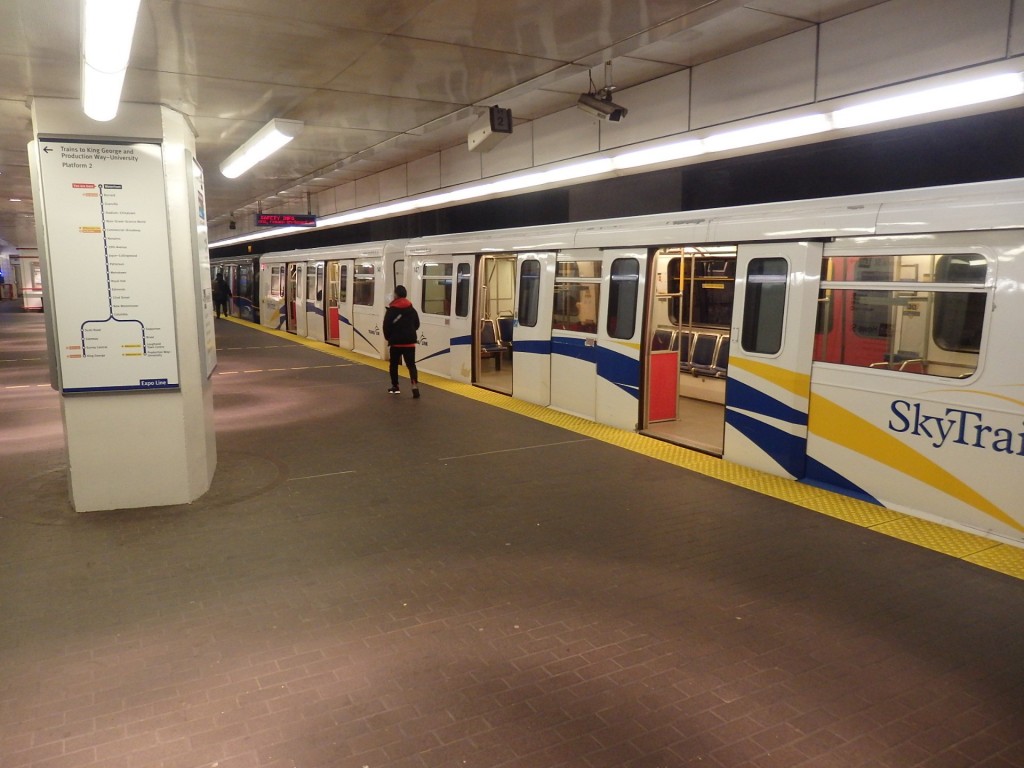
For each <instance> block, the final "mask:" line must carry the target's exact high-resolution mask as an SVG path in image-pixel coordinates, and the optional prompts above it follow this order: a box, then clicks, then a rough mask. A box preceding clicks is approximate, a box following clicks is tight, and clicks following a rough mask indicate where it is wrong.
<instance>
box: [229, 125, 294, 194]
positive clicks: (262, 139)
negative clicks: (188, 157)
mask: <svg viewBox="0 0 1024 768" xmlns="http://www.w3.org/2000/svg"><path fill="white" fill-rule="evenodd" d="M303 127H304V126H303V123H302V121H300V120H281V119H280V118H276V117H275V118H274V119H273V120H271V121H270V122H269V123H267V124H266V125H264V126H263V127H262V128H260V129H259V130H258V131H256V133H254V134H253V135H252V137H251V138H250V139H249V140H248V141H246V142H245V143H244V144H242V146H240V147H239V148H238V149H236V150H235V151H234V152H232V153H231V155H230V156H228V159H227V160H225V161H224V162H223V163H221V164H220V172H221V173H223V174H224V175H225V176H227V177H228V178H229V179H234V178H236V177H238V176H241V175H242V174H243V173H245V172H246V171H247V170H249V169H250V168H252V167H253V166H254V165H256V163H258V162H260V161H261V160H264V159H266V158H267V157H269V156H270V155H272V154H274V153H275V152H277V150H279V149H280V148H281V147H283V146H284V145H285V144H287V143H288V142H289V141H291V140H292V139H294V138H295V137H296V136H298V135H299V134H300V133H302V129H303Z"/></svg>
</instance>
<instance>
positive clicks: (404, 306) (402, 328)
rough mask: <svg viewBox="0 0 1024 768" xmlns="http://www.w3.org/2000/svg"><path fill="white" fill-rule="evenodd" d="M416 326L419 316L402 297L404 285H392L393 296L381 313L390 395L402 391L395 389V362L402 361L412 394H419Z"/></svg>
mask: <svg viewBox="0 0 1024 768" xmlns="http://www.w3.org/2000/svg"><path fill="white" fill-rule="evenodd" d="M419 328H420V316H419V314H418V313H417V312H416V307H414V306H413V305H412V302H411V301H409V299H407V298H406V290H405V286H404V285H396V286H395V299H394V301H392V302H391V303H390V304H388V308H387V311H386V312H385V313H384V339H385V340H386V341H387V343H388V346H389V347H391V369H390V370H391V387H390V388H389V389H388V392H390V393H391V394H392V395H400V394H402V390H401V389H399V388H398V363H399V361H400V360H402V361H404V362H405V367H406V368H408V369H409V378H410V379H412V396H413V397H419V396H420V388H419V382H418V380H417V378H416V376H417V374H416V344H417V342H418V341H419V339H418V336H417V334H416V332H417V331H418V330H419Z"/></svg>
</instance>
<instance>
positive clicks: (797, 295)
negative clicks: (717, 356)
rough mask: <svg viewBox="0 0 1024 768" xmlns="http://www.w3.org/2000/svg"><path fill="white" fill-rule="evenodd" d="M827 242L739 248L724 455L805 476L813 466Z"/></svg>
mask: <svg viewBox="0 0 1024 768" xmlns="http://www.w3.org/2000/svg"><path fill="white" fill-rule="evenodd" d="M821 258H822V243H821V242H784V243H765V244H749V245H740V246H739V249H738V254H737V269H736V303H735V309H734V312H733V326H732V337H733V343H732V345H731V349H730V355H729V365H728V370H729V375H728V379H727V381H726V396H725V399H726V415H725V423H726V426H725V449H724V455H723V458H725V459H727V460H729V461H733V462H737V463H740V464H745V465H747V466H749V467H752V468H754V469H759V470H761V471H764V472H768V473H770V474H774V475H780V476H782V477H789V478H791V479H799V478H801V477H803V476H804V474H805V467H806V463H807V421H808V419H807V413H808V405H809V398H810V381H811V359H812V352H813V345H814V331H815V327H814V326H815V320H816V317H817V297H818V288H819V286H820V284H821Z"/></svg>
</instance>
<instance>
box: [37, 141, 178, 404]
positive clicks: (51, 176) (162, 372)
mask: <svg viewBox="0 0 1024 768" xmlns="http://www.w3.org/2000/svg"><path fill="white" fill-rule="evenodd" d="M40 143H41V144H42V147H41V150H40V153H39V154H40V165H41V169H42V179H43V194H44V200H45V207H46V214H47V215H46V229H47V239H48V246H49V247H48V251H49V263H50V279H51V281H52V296H53V302H52V304H53V309H54V315H55V321H54V325H55V328H56V331H57V341H58V344H59V350H60V354H59V355H58V360H59V365H60V369H61V389H62V391H64V392H96V391H104V390H131V389H165V388H176V387H177V386H178V382H179V378H178V359H177V347H176V339H175V322H174V296H173V289H172V285H171V283H172V279H171V259H170V243H169V240H168V227H167V216H168V210H167V206H166V202H165V201H166V197H165V191H164V174H163V162H162V155H161V147H160V145H159V144H155V143H154V144H147V143H119V142H94V141H84V140H83V141H70V140H41V142H40Z"/></svg>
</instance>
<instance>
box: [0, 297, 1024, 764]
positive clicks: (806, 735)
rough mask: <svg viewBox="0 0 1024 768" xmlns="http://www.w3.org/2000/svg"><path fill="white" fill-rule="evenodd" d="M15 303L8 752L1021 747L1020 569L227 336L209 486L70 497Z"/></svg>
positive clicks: (358, 757) (835, 757) (978, 752)
mask: <svg viewBox="0 0 1024 768" xmlns="http://www.w3.org/2000/svg"><path fill="white" fill-rule="evenodd" d="M12 304H13V302H3V303H0V310H5V311H0V457H2V458H0V494H2V495H0V499H2V502H0V518H2V519H0V766H3V768H19V767H20V766H39V767H42V768H78V767H79V766H104V767H107V766H109V767H110V768H148V767H150V766H152V767H154V768H155V767H157V766H166V767H167V768H170V767H171V766H173V767H175V768H256V766H260V767H262V768H333V767H334V766H338V767H339V768H364V766H365V767H367V768H427V767H430V768H435V767H436V768H463V766H465V767H467V768H498V767H499V766H501V767H503V768H513V767H514V768H555V767H556V766H565V767H566V768H599V767H605V766H607V767H616V768H618V767H623V768H624V767H627V766H628V767H629V768H655V767H657V766H661V767H663V768H676V767H681V766H709V767H721V768H733V767H735V766H757V767H759V768H767V767H768V766H787V767H788V766H814V767H815V768H817V767H819V766H826V767H828V766H835V767H837V768H847V767H850V768H852V767H853V766H892V767H894V768H897V767H898V768H909V767H910V766H928V767H929V768H979V767H982V766H984V768H1010V767H1011V766H1016V767H1017V768H1019V766H1022V765H1024V693H1022V692H1024V582H1021V581H1020V580H1016V579H1013V578H1010V577H1008V576H1003V575H1000V574H998V573H994V572H992V571H988V570H985V569H982V568H978V567H976V566H973V565H970V564H968V563H964V562H962V561H958V560H955V559H950V558H947V557H945V556H943V555H939V554H937V553H934V552H930V551H928V550H925V549H920V548H917V547H914V546H912V545H909V544H906V543H903V542H900V541H896V540H893V539H890V538H888V537H885V536H880V535H878V534H875V533H872V532H870V531H866V530H864V529H861V528H857V527H855V526H851V525H848V524H846V523H842V522H839V521H836V520H832V519H830V518H828V517H824V516H820V515H816V514H814V513H813V512H809V511H807V510H804V509H799V508H796V507H793V506H790V505H788V504H786V503H784V502H781V501H776V500H773V499H770V498H767V497H764V496H760V495H757V494H755V493H752V492H750V491H746V490H742V489H737V488H733V487H729V486H725V485H722V484H720V483H718V482H716V481H714V480H711V479H708V478H705V477H701V476H698V475H695V474H692V473H689V472H687V471H685V470H682V469H678V468H675V467H670V466H667V465H665V464H663V463H660V462H657V461H654V460H652V459H649V458H647V457H644V456H640V455H637V454H635V453H632V452H627V451H623V450H620V449H617V448H615V447H613V446H609V445H607V444H604V443H601V442H599V441H595V440H592V439H588V438H586V437H582V436H580V435H578V434H575V433H570V432H566V431H563V430H561V429H559V428H557V427H555V426H552V425H548V424H543V423H539V422H537V421H533V420H529V419H525V418H523V417H520V416H517V415H515V414H512V413H508V412H505V411H503V410H500V409H495V408H490V407H488V406H485V405H482V404H480V403H477V402H474V401H472V400H468V399H466V398H460V397H457V396H455V395H452V394H449V393H447V392H443V391H440V390H438V389H436V388H429V387H427V388H425V389H424V396H423V397H422V398H421V399H420V400H418V401H414V400H412V399H411V398H410V397H409V396H408V393H406V394H404V395H403V396H402V397H401V398H398V397H389V396H388V395H387V394H386V392H385V389H386V386H387V384H386V377H385V375H384V374H382V373H381V372H380V371H378V370H375V369H373V368H369V367H365V366H359V365H352V364H350V363H347V362H345V361H344V360H338V359H336V358H331V357H327V356H325V355H322V354H320V353H317V352H315V351H313V350H310V349H307V348H304V347H301V346H298V345H293V344H290V343H288V342H286V341H282V340H280V339H277V338H274V337H270V336H266V335H264V334H261V333H260V332H259V331H256V330H254V329H250V328H246V327H243V326H241V325H236V324H232V323H228V322H225V321H221V322H218V324H217V329H218V337H219V347H220V351H219V359H220V364H219V368H218V374H217V375H215V376H214V392H215V405H216V428H217V441H218V450H219V454H220V459H219V465H218V473H217V476H216V477H215V479H214V486H213V488H212V490H211V492H210V493H209V494H208V495H207V496H206V497H204V498H203V499H201V500H199V501H198V502H196V503H194V504H192V505H190V506H185V507H174V508H160V509H147V510H135V511H120V512H110V513H95V514H89V515H85V516H77V515H75V514H74V513H73V512H72V511H71V510H70V509H69V507H68V504H67V501H66V498H65V497H66V494H65V492H64V482H65V480H64V472H65V470H64V467H63V464H62V436H61V427H60V414H59V400H58V397H57V395H55V394H54V393H53V392H52V391H51V390H50V389H49V388H47V387H46V386H40V385H44V384H45V381H46V372H45V368H44V367H43V362H42V360H41V358H42V332H41V328H42V323H41V320H40V319H39V318H38V316H26V315H23V314H21V313H16V312H11V311H10V309H9V308H10V306H11V305H12ZM3 305H6V306H3ZM143 396H144V395H143Z"/></svg>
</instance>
